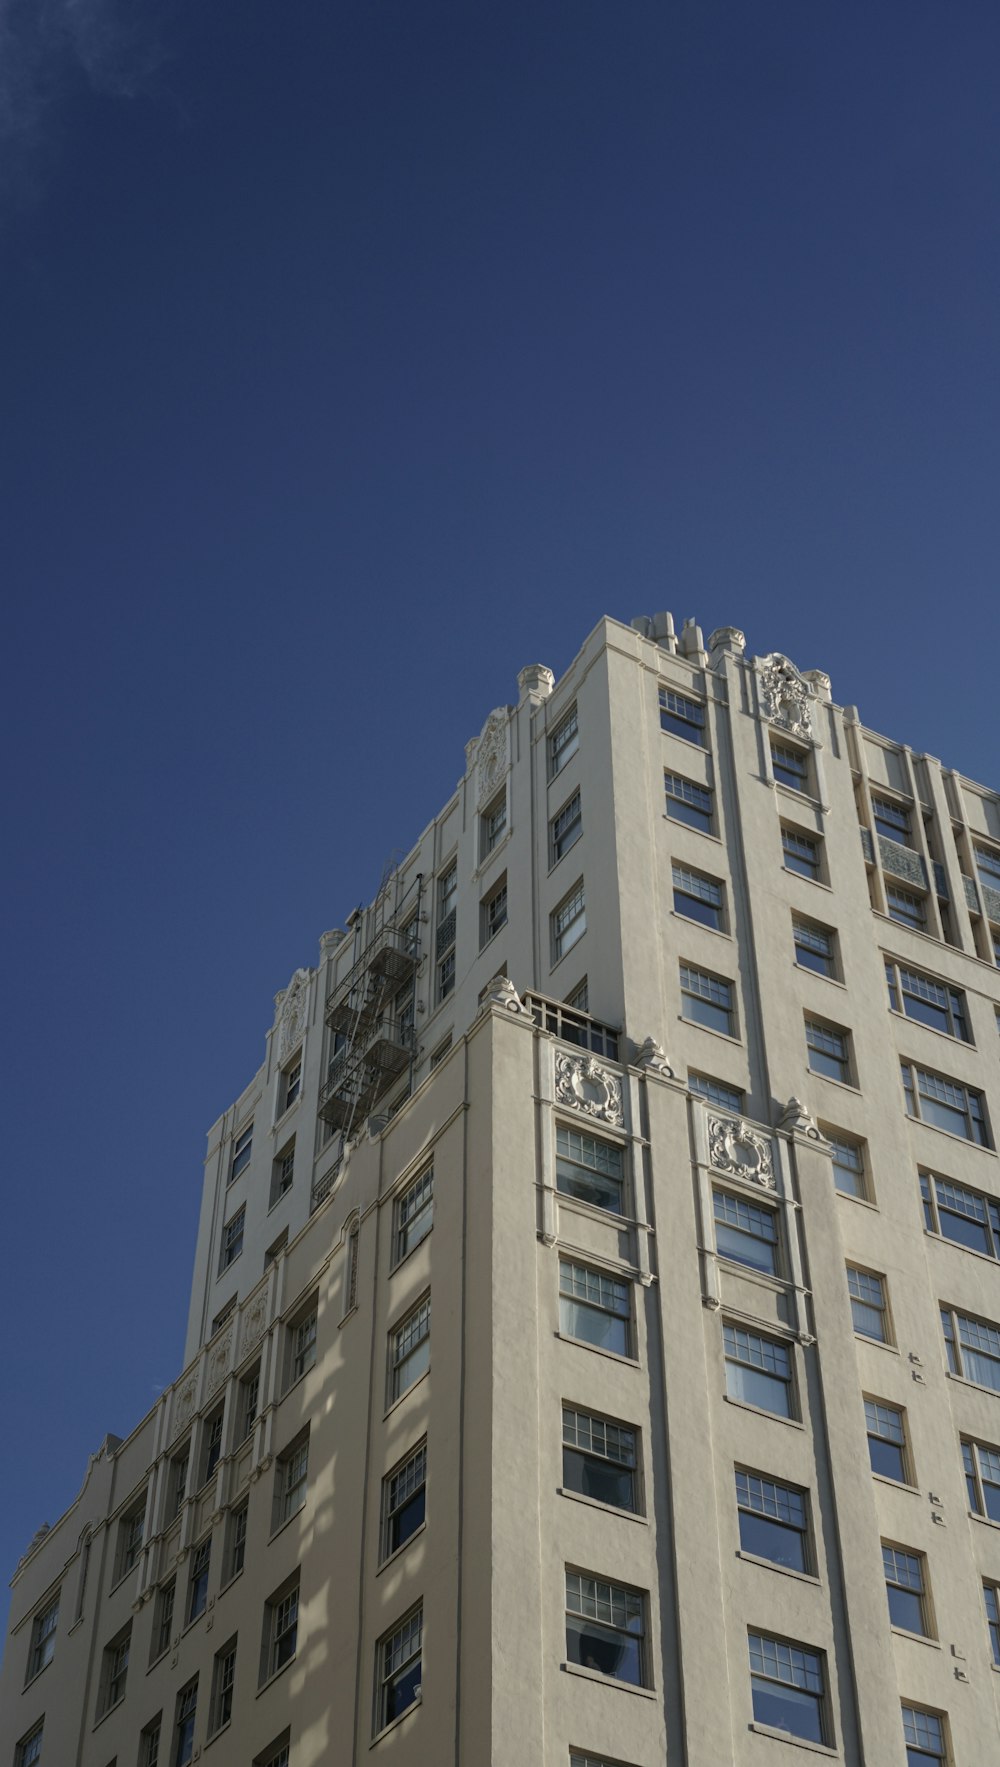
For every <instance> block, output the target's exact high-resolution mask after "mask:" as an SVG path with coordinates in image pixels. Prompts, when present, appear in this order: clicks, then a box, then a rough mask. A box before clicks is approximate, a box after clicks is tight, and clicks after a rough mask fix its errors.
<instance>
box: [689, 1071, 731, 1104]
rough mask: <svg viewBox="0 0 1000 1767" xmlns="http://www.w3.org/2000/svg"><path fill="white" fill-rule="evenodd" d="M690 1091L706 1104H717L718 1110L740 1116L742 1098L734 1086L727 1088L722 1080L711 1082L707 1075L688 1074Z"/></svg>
mask: <svg viewBox="0 0 1000 1767" xmlns="http://www.w3.org/2000/svg"><path fill="white" fill-rule="evenodd" d="M688 1087H689V1089H690V1091H692V1092H694V1093H696V1094H697V1096H698V1097H699V1098H704V1099H705V1100H706V1102H707V1103H708V1104H717V1105H718V1106H719V1108H720V1110H727V1111H736V1112H738V1113H740V1114H742V1111H743V1104H744V1098H743V1094H742V1092H740V1091H738V1090H737V1088H736V1087H735V1086H727V1085H726V1083H725V1081H724V1080H713V1079H712V1078H711V1076H710V1075H709V1074H693V1073H689V1074H688Z"/></svg>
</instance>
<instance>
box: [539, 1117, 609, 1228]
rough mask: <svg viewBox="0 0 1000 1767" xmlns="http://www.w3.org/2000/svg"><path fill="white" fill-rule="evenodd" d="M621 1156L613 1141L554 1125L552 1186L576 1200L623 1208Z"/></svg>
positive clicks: (603, 1206)
mask: <svg viewBox="0 0 1000 1767" xmlns="http://www.w3.org/2000/svg"><path fill="white" fill-rule="evenodd" d="M624 1186H625V1156H624V1151H623V1149H622V1148H620V1147H618V1146H617V1145H616V1144H615V1143H614V1142H611V1141H604V1140H601V1139H599V1138H598V1137H597V1136H596V1135H584V1134H583V1133H581V1132H580V1131H579V1130H577V1129H569V1128H567V1127H566V1126H565V1124H563V1123H559V1124H557V1125H556V1189H557V1190H560V1191H562V1193H563V1195H564V1196H572V1197H575V1198H576V1200H577V1202H583V1203H591V1204H592V1205H593V1206H594V1208H597V1209H608V1210H610V1212H611V1213H612V1214H613V1215H622V1214H624V1212H625V1202H624Z"/></svg>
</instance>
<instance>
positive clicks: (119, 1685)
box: [104, 1626, 132, 1712]
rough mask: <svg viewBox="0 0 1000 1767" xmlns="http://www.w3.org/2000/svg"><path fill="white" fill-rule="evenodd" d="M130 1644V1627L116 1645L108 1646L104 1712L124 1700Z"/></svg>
mask: <svg viewBox="0 0 1000 1767" xmlns="http://www.w3.org/2000/svg"><path fill="white" fill-rule="evenodd" d="M131 1642H132V1628H131V1626H130V1627H129V1629H128V1632H127V1634H126V1636H125V1637H124V1638H121V1639H119V1640H118V1643H117V1644H112V1645H109V1646H108V1653H107V1664H108V1682H107V1692H106V1694H105V1699H104V1710H105V1711H106V1712H108V1711H110V1710H111V1707H112V1706H116V1705H117V1704H118V1702H119V1700H123V1699H124V1698H125V1682H126V1680H127V1678H128V1659H129V1648H130V1646H131Z"/></svg>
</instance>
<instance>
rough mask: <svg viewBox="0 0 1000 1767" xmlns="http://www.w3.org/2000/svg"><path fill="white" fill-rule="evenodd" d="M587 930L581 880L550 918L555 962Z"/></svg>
mask: <svg viewBox="0 0 1000 1767" xmlns="http://www.w3.org/2000/svg"><path fill="white" fill-rule="evenodd" d="M586 930H587V911H586V903H585V901H584V894H583V880H582V878H581V880H580V882H579V883H578V884H577V886H576V888H575V889H574V890H573V891H572V893H571V894H570V895H569V896H567V897H566V900H565V902H561V903H560V905H559V907H558V908H557V909H556V910H555V913H554V914H553V916H552V949H553V954H554V956H555V959H556V961H557V962H558V960H559V958H560V957H563V956H565V954H566V952H567V951H570V950H572V948H573V946H574V945H575V944H576V942H577V940H578V939H580V938H582V937H583V934H584V933H585V932H586Z"/></svg>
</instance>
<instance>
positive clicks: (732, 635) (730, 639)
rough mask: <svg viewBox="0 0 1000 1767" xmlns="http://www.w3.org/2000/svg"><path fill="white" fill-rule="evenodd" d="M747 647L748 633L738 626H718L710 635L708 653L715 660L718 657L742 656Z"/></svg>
mask: <svg viewBox="0 0 1000 1767" xmlns="http://www.w3.org/2000/svg"><path fill="white" fill-rule="evenodd" d="M746 647H747V641H746V633H745V632H741V631H740V629H739V627H738V626H716V628H715V631H714V632H710V633H709V635H708V654H709V657H710V658H711V660H712V661H713V662H714V661H715V660H716V658H717V657H722V656H742V655H743V652H744V651H745V650H746Z"/></svg>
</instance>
